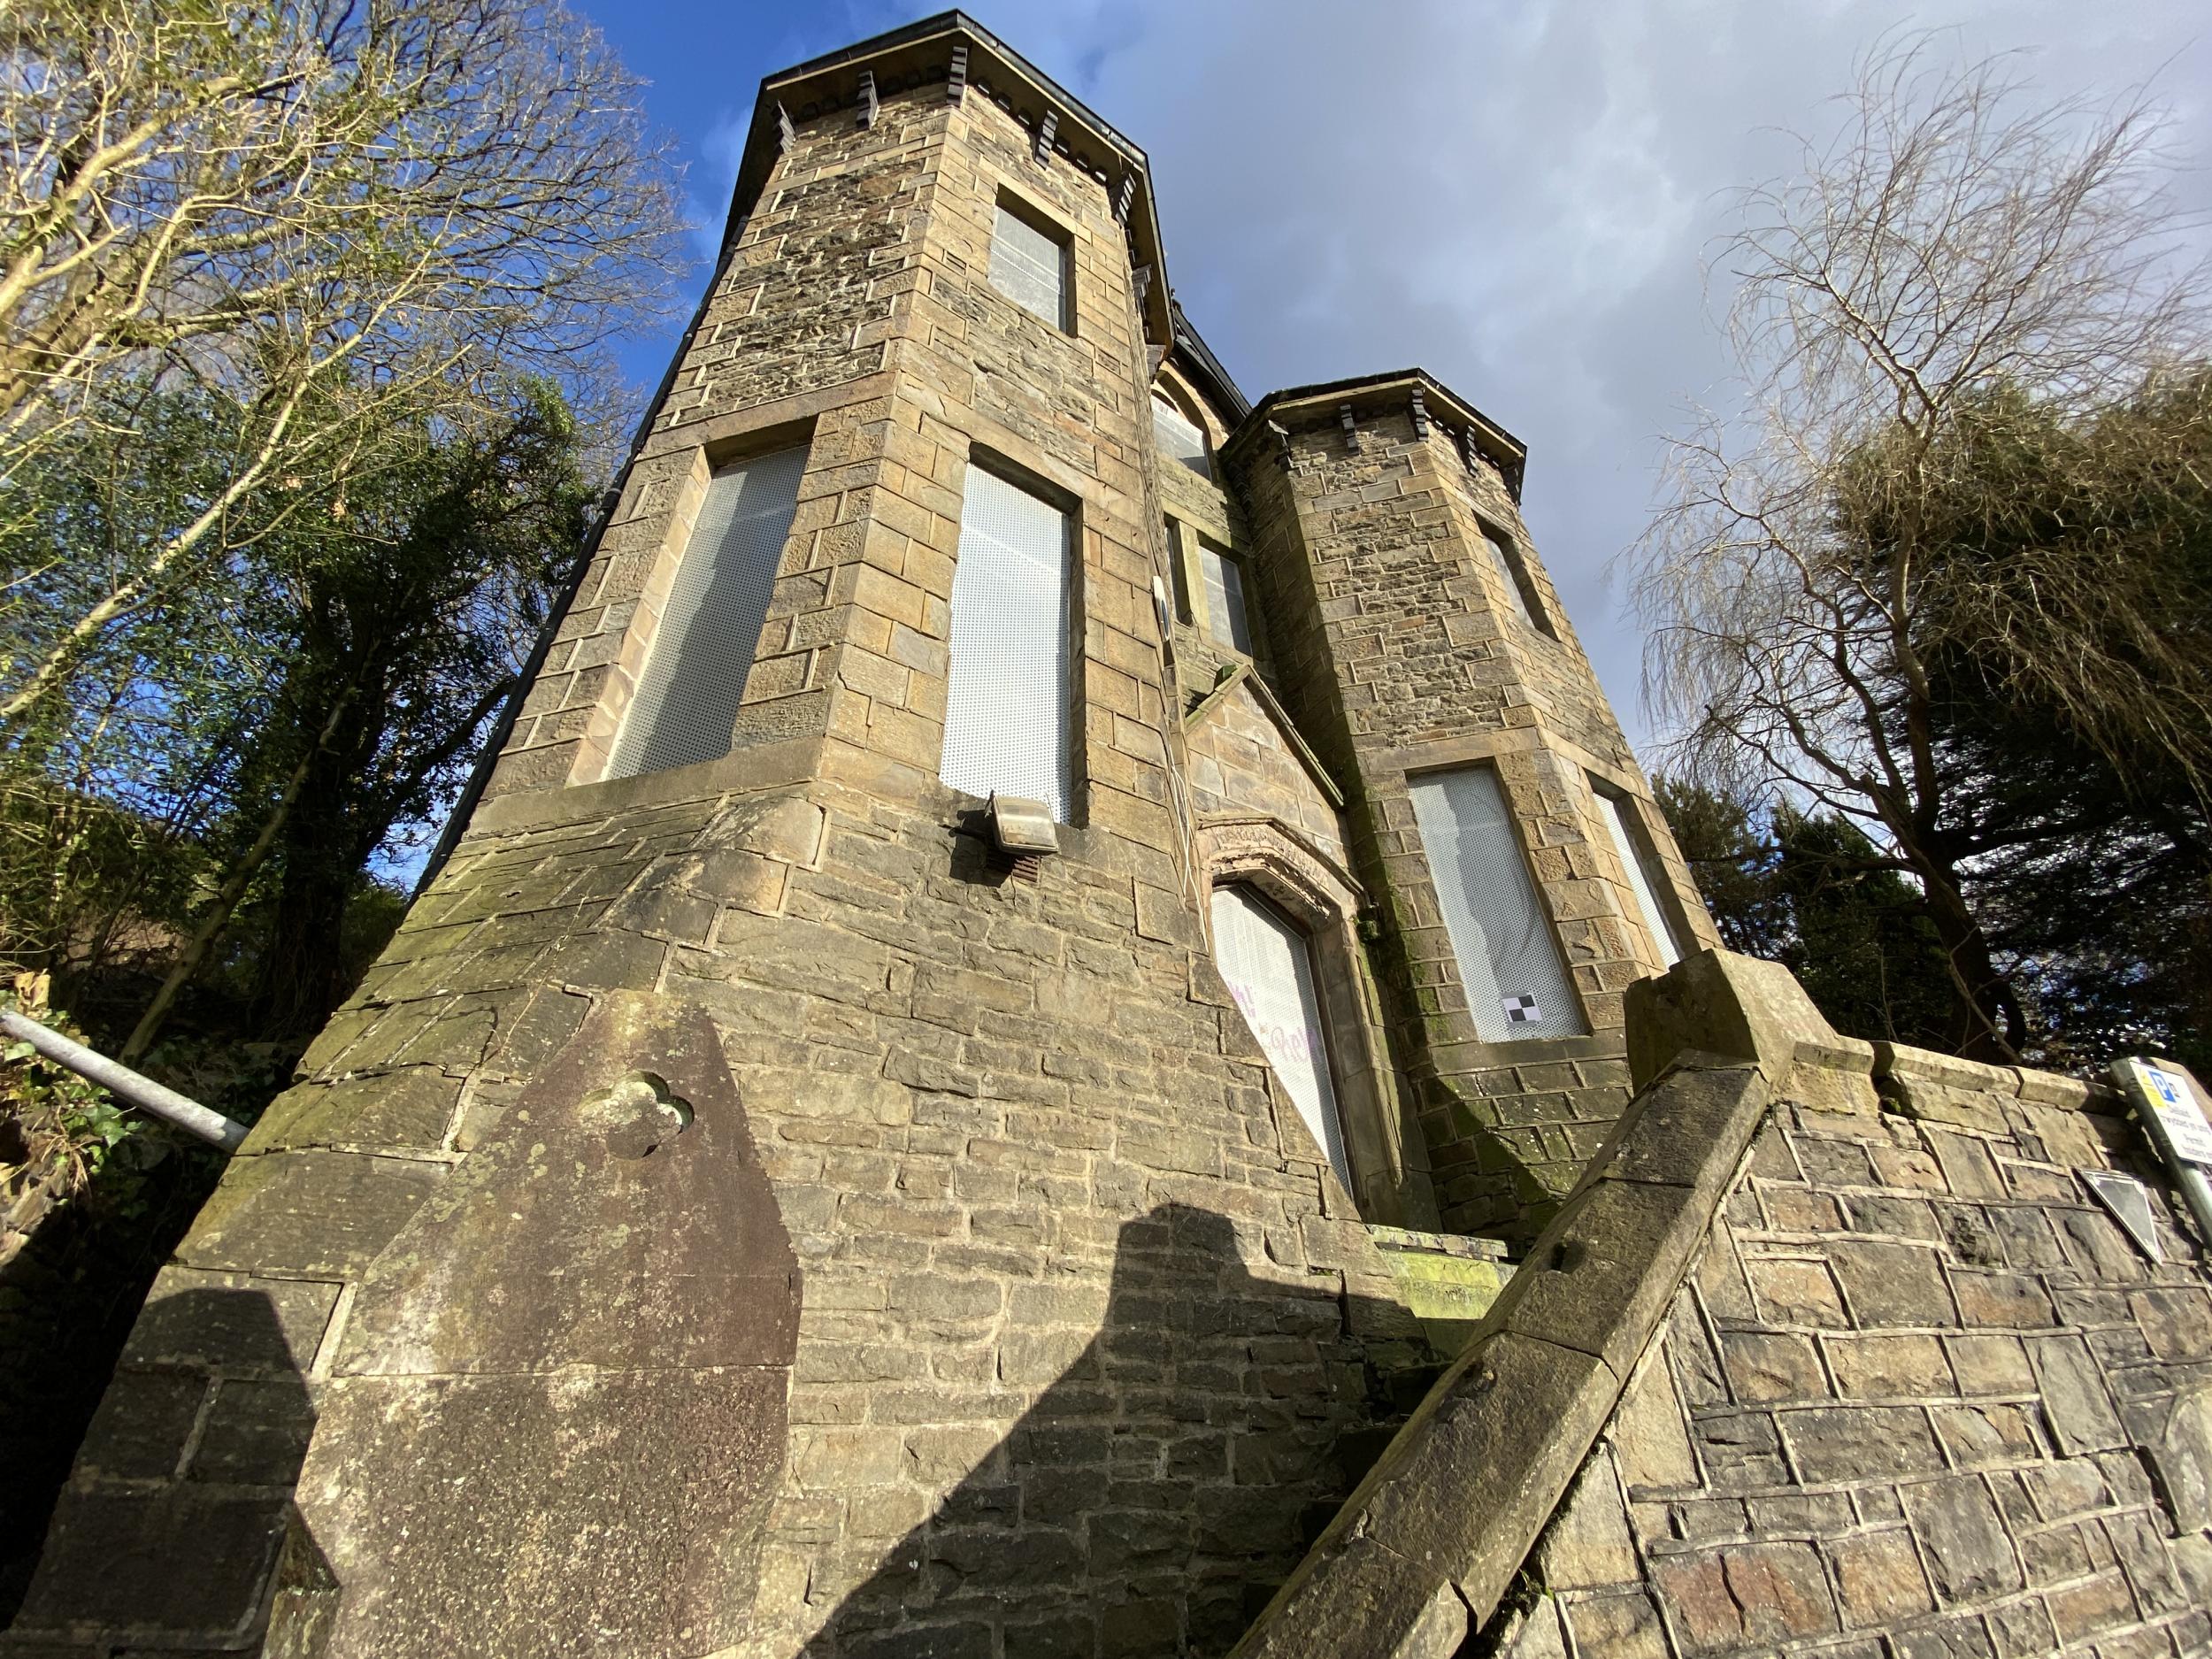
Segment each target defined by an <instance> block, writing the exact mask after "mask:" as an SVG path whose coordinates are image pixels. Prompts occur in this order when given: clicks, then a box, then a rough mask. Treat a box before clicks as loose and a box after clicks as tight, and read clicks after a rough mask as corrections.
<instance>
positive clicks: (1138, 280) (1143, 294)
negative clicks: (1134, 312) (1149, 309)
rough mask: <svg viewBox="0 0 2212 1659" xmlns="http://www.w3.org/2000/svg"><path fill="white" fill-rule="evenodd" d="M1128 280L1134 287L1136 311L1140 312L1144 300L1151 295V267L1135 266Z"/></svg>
mask: <svg viewBox="0 0 2212 1659" xmlns="http://www.w3.org/2000/svg"><path fill="white" fill-rule="evenodd" d="M1129 280H1130V281H1131V282H1133V283H1134V284H1135V285H1136V289H1137V309H1138V310H1139V311H1142V310H1143V309H1144V303H1145V301H1146V299H1147V298H1148V297H1149V296H1150V295H1151V293H1152V267H1151V266H1150V265H1138V266H1136V267H1135V268H1134V269H1133V270H1132V271H1131V272H1130V273H1129Z"/></svg>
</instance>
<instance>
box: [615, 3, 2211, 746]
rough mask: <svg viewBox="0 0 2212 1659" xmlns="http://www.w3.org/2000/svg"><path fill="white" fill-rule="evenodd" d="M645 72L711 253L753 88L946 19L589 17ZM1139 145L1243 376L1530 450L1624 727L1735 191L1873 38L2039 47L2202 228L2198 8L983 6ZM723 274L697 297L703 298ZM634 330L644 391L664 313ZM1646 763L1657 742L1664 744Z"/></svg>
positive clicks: (1533, 494) (788, 9) (879, 15)
mask: <svg viewBox="0 0 2212 1659" xmlns="http://www.w3.org/2000/svg"><path fill="white" fill-rule="evenodd" d="M572 3H576V4H580V10H581V11H582V12H583V13H584V14H585V15H586V16H588V17H589V18H590V19H592V20H593V21H594V22H595V23H596V24H597V25H598V26H599V27H601V29H603V31H604V33H605V34H606V35H607V38H608V40H609V41H610V42H611V44H612V45H613V46H614V47H615V49H616V50H618V52H619V53H620V54H621V56H622V57H623V58H624V60H625V61H626V63H627V64H628V65H630V67H631V68H632V69H633V70H634V72H635V73H638V74H640V75H641V76H643V77H644V78H645V79H646V80H647V81H649V82H650V83H651V84H650V85H649V88H648V89H647V113H648V116H649V119H650V120H651V121H652V123H653V124H654V125H655V126H656V127H659V128H661V129H663V130H664V131H666V132H668V133H671V134H673V135H674V136H675V138H676V139H677V140H678V142H679V143H680V147H681V153H682V155H683V157H684V160H685V162H686V165H687V191H688V194H689V196H690V198H691V200H692V202H693V204H694V213H695V218H696V219H698V220H699V221H700V223H701V232H700V239H701V242H702V245H703V246H708V247H710V246H711V245H712V242H713V241H714V239H715V237H716V236H717V235H718V234H719V230H720V222H721V215H722V213H723V211H724V209H725V208H726V205H727V204H728V199H729V191H730V186H731V181H732V179H733V174H734V171H735V155H736V145H737V143H738V142H739V141H740V140H741V137H742V134H743V132H744V130H745V124H746V121H747V119H748V118H749V114H750V111H751V108H752V102H753V96H754V93H755V90H756V88H757V84H758V82H759V80H760V78H761V76H762V75H764V74H765V73H769V72H771V71H773V70H777V69H781V68H784V67H786V66H787V65H791V64H794V63H797V62H800V61H802V60H803V59H805V58H810V57H812V56H815V55H816V54H818V53H820V52H824V51H827V50H833V49H834V48H836V47H839V46H842V45H845V44H848V43H849V42H852V41H855V40H857V39H860V38H862V37H864V36H865V35H871V34H875V33H878V32H879V31H881V30H883V29H886V28H889V27H894V26H895V25H897V24H899V23H901V22H904V21H907V20H909V19H913V18H917V17H922V16H926V15H928V14H930V13H932V12H936V11H941V10H943V9H944V8H943V7H942V6H938V5H897V4H854V3H850V0H847V3H843V4H762V3H760V0H721V3H720V4H712V5H709V4H701V3H699V0H626V3H625V4H617V3H616V0H572ZM969 10H970V12H971V13H972V15H973V16H975V17H976V18H977V19H978V20H979V21H980V22H981V23H982V24H984V26H985V27H988V28H989V29H991V30H992V31H993V32H994V33H995V34H997V35H999V36H1000V37H1001V38H1002V39H1003V40H1005V41H1006V42H1008V43H1009V44H1010V45H1012V46H1013V47H1014V48H1015V49H1016V50H1018V51H1020V52H1022V53H1023V54H1024V55H1025V56H1026V57H1027V58H1030V59H1031V61H1033V63H1035V64H1037V65H1039V67H1041V69H1043V70H1044V71H1045V72H1046V73H1048V74H1050V75H1052V76H1053V77H1055V78H1056V80H1058V81H1060V82H1061V83H1062V84H1063V85H1064V86H1065V87H1067V88H1068V89H1069V90H1070V91H1071V92H1073V93H1074V94H1075V95H1076V96H1078V97H1079V98H1081V99H1083V100H1084V102H1086V103H1087V104H1089V105H1090V106H1091V107H1092V108H1093V109H1094V110H1095V111H1098V113H1099V114H1100V115H1102V117H1104V118H1105V119H1107V120H1110V121H1111V122H1113V123H1114V124H1115V125H1116V126H1117V127H1119V128H1120V129H1121V130H1122V131H1123V132H1124V133H1125V134H1127V135H1128V136H1129V137H1130V138H1131V139H1133V141H1134V142H1137V143H1138V144H1140V145H1141V146H1143V147H1144V149H1145V150H1147V151H1148V153H1149V154H1150V156H1151V158H1152V164H1153V174H1154V178H1155V181H1156V189H1157V192H1158V196H1159V201H1160V217H1161V221H1162V226H1163V228H1164V232H1165V234H1166V238H1167V250H1168V272H1169V276H1170V280H1171V282H1172V283H1173V285H1174V287H1175V288H1176V290H1177V292H1178V294H1179V296H1180V297H1181V299H1182V301H1183V303H1184V305H1185V306H1186V308H1187V310H1188V311H1190V314H1191V316H1192V319H1194V321H1195V322H1196V323H1197V325H1198V326H1199V327H1200V329H1201V330H1202V331H1203V332H1204V334H1206V337H1207V339H1208V341H1209V342H1210V343H1211V344H1212V346H1213V347H1214V349H1215V350H1216V351H1217V352H1218V353H1219V354H1220V356H1221V357H1222V359H1223V360H1224V362H1225V364H1226V365H1228V367H1229V370H1230V372H1231V373H1233V374H1234V375H1235V376H1236V378H1237V380H1238V381H1239V382H1240V384H1241V385H1242V386H1243V388H1244V389H1245V391H1246V392H1247V393H1248V394H1249V395H1251V396H1258V395H1259V394H1261V393H1263V392H1265V391H1267V390H1269V389H1271V388H1275V387H1279V386H1288V385H1297V384H1302V383H1305V382H1309V381H1315V380H1329V379H1333V378H1336V377H1338V376H1343V375H1351V374H1360V373H1371V372H1375V371H1379V370H1384V369H1394V368H1402V367H1404V366H1406V365H1411V364H1418V365H1421V366H1422V367H1424V368H1426V369H1428V370H1429V371H1430V372H1431V373H1434V374H1436V375H1437V376H1438V377H1439V378H1440V379H1441V380H1444V381H1445V382H1446V384H1448V385H1449V386H1451V387H1453V388H1455V389H1456V390H1457V391H1459V392H1460V393H1461V394H1462V395H1463V396H1465V397H1467V398H1468V399H1469V400H1471V402H1473V403H1475V404H1477V405H1478V406H1479V407H1480V408H1481V409H1482V410H1484V411H1485V412H1486V413H1487V414H1489V415H1490V416H1491V417H1492V418H1493V419H1496V420H1498V421H1499V422H1500V423H1502V425H1504V426H1506V427H1508V428H1509V430H1511V431H1513V432H1514V433H1516V434H1518V435H1519V436H1520V437H1521V438H1522V439H1523V440H1524V441H1525V442H1526V443H1527V444H1528V445H1529V450H1530V456H1529V467H1528V489H1527V499H1526V503H1525V510H1526V514H1527V518H1528V521H1529V525H1530V528H1531V531H1532V534H1533V536H1534V539H1535V541H1536V544H1537V548H1538V550H1539V551H1540V554H1541V555H1542V556H1543V557H1544V559H1545V561H1546V563H1547V565H1548V566H1549V568H1550V569H1551V571H1552V573H1553V576H1554V578H1555V580H1556V581H1557V583H1558V585H1559V587H1560V588H1561V590H1562V593H1563V596H1564V597H1565V600H1566V603H1567V605H1568V609H1569V611H1570V612H1571V615H1572V616H1573V618H1574V620H1575V625H1576V627H1577V628H1578V631H1579V632H1580V634H1581V635H1582V638H1583V641H1584V643H1585V644H1586V646H1587V647H1588V649H1589V650H1590V653H1591V656H1592V657H1593V658H1594V661H1595V662H1596V664H1597V666H1598V671H1599V674H1600V677H1601V679H1602V680H1603V681H1604V682H1605V686H1606V688H1607V690H1608V691H1609V693H1610V694H1611V696H1612V699H1613V702H1614V704H1615V706H1616V708H1617V710H1619V712H1620V714H1621V717H1622V719H1623V721H1624V724H1625V725H1626V726H1628V728H1629V731H1630V733H1631V735H1632V737H1634V738H1636V739H1637V740H1638V741H1639V747H1640V748H1642V747H1644V745H1645V741H1646V740H1647V737H1648V735H1649V733H1648V731H1647V726H1646V723H1645V721H1644V720H1643V718H1642V716H1641V713H1640V707H1639V696H1638V685H1639V674H1640V641H1639V639H1638V636H1637V633H1636V630H1635V629H1634V627H1633V626H1632V624H1631V622H1630V621H1629V619H1628V618H1625V617H1624V615H1623V614H1622V613H1621V611H1622V607H1621V597H1620V595H1619V593H1618V591H1617V584H1616V583H1614V582H1611V581H1609V579H1608V576H1607V566H1608V565H1609V562H1610V561H1611V560H1612V559H1613V558H1614V557H1615V556H1616V555H1617V554H1618V553H1620V552H1621V551H1622V550H1623V549H1624V548H1626V547H1627V546H1628V545H1629V544H1630V543H1631V542H1632V541H1634V540H1635V538H1636V537H1637V535H1638V534H1639V533H1640V531H1641V530H1642V528H1643V526H1644V523H1645V521H1646V519H1647V517H1648V515H1649V511H1650V506H1651V503H1652V500H1653V497H1654V493H1655V489H1656V488H1658V480H1659V465H1660V459H1661V455H1662V446H1661V442H1660V441H1661V437H1662V434H1664V433H1666V432H1669V431H1674V430H1680V429H1682V428H1683V427H1684V426H1686V424H1687V422H1686V415H1685V412H1684V411H1686V408H1687V407H1688V406H1689V405H1690V404H1692V403H1718V404H1724V403H1725V401H1726V397H1727V390H1726V387H1725V384H1724V377H1725V373H1726V364H1725V359H1724V356H1723V354H1722V352H1721V349H1720V344H1719V341H1718V338H1717V333H1716V330H1715V328H1714V326H1713V324H1712V321H1711V319H1710V316H1709V304H1708V300H1707V295H1706V290H1705V281H1704V276H1703V272H1702V269H1701V255H1702V253H1703V252H1704V250H1706V248H1707V246H1708V244H1709V242H1711V240H1712V238H1713V237H1714V236H1715V235H1716V234H1718V233H1720V232H1721V231H1722V230H1723V229H1724V227H1725V225H1726V222H1727V219H1726V212H1727V204H1726V201H1725V199H1724V193H1725V192H1726V191H1727V190H1728V189H1730V188H1732V187H1734V186H1737V185H1740V184H1744V183H1748V182H1752V181H1754V180H1758V179H1761V178H1764V177H1768V176H1770V175H1772V174H1773V173H1776V172H1777V171H1778V170H1779V169H1780V168H1782V167H1784V166H1785V165H1787V163H1788V161H1789V160H1790V158H1791V156H1792V155H1793V145H1792V144H1791V142H1789V141H1788V140H1787V139H1786V136H1785V135H1784V131H1785V129H1791V130H1797V131H1807V132H1814V133H1817V132H1820V131H1822V130H1824V129H1825V128H1826V127H1828V125H1829V124H1830V123H1831V122H1832V119H1833V111H1832V107H1831V106H1830V105H1829V104H1828V102H1827V100H1829V99H1830V98H1831V97H1832V95H1833V94H1835V93H1837V92H1839V91H1840V90H1841V89H1842V88H1844V87H1845V86H1846V85H1847V84H1848V82H1849V80H1850V73H1851V64H1852V60H1853V58H1854V57H1855V54H1857V53H1858V52H1860V51H1861V50H1864V48H1865V47H1866V46H1867V45H1868V44H1869V43H1870V42H1872V41H1874V40H1875V39H1876V38H1877V37H1878V35H1880V34H1881V33H1882V32H1883V31H1884V30H1885V29H1890V28H1895V27H1909V28H1936V29H1942V30H1946V31H1949V32H1950V34H1949V36H1948V40H1949V42H1950V43H1951V45H1952V46H1953V48H1954V49H1955V50H1956V51H1957V52H1959V53H1961V54H1962V55H1963V54H1972V55H1980V54H1982V53H1985V52H1992V51H2019V52H2021V53H2022V54H2023V59H2022V63H2023V67H2024V70H2025V72H2026V73H2027V74H2028V75H2029V76H2030V77H2031V78H2032V80H2033V81H2035V83H2036V84H2037V86H2038V88H2039V89H2042V90H2044V91H2047V92H2048V93H2049V94H2050V96H2052V97H2053V98H2061V97H2069V96H2090V97H2093V98H2098V99H2102V98H2106V97H2111V96H2117V95H2119V94H2121V93H2123V92H2124V90H2126V89H2127V88H2130V87H2132V86H2136V85H2139V84H2143V83H2145V82H2148V83H2150V84H2151V86H2152V88H2153V89H2154V93H2155V94H2157V95H2158V96H2160V97H2161V99H2162V101H2163V102H2164V103H2165V104H2168V105H2169V106H2170V109H2171V111H2172V113H2173V118H2174V125H2173V127H2172V130H2171V133H2170V147H2171V150H2172V151H2173V154H2174V157H2175V158H2176V160H2177V163H2179V164H2180V165H2181V167H2182V169H2183V171H2181V173H2179V174H2178V176H2177V196H2179V197H2180V199H2181V200H2182V201H2183V202H2184V204H2185V205H2187V206H2188V207H2190V208H2192V209H2193V210H2194V211H2196V212H2197V213H2198V214H2199V215H2200V219H2212V13H2208V12H2207V11H2206V9H2205V8H2204V6H2203V5H2202V4H2201V0H2191V3H2187V4H2185V3H2183V0H2121V3H2120V4H2093V5H2084V4H2079V0H2009V3H2008V4H1974V3H1972V0H1922V3H1920V4H1911V3H1909V0H1852V3H1848V4H1846V3H1843V0H1755V3H1753V4H1717V3H1711V0H1650V3H1649V4H1614V3H1613V0H1522V3H1520V4H1495V3H1494V0H1363V4H1356V5H1355V4H1346V0H1110V3H1109V0H1056V3H1055V0H1010V4H995V3H989V4H979V5H976V6H972V7H970V8H969ZM703 280H704V267H703V266H702V268H701V269H700V271H699V272H698V273H695V275H694V277H693V279H692V282H691V291H690V293H688V294H687V296H686V297H687V301H688V300H689V299H692V298H695V296H696V290H697V286H698V284H699V283H700V282H703ZM677 326H680V325H672V326H670V328H669V329H668V331H667V332H666V334H664V335H663V336H661V337H658V338H656V339H653V340H649V341H643V342H638V343H637V344H635V345H634V346H633V347H632V348H631V349H630V350H629V352H628V355H627V358H626V361H627V363H628V365H629V367H630V369H631V371H632V373H633V377H634V379H635V380H638V381H640V382H641V384H644V385H647V386H649V385H650V384H651V383H652V382H653V381H654V380H657V378H658V376H659V373H660V371H661V369H662V368H663V366H664V364H665V361H666V357H667V353H668V351H669V349H671V348H672V344H673V340H674V335H675V332H676V328H677ZM1647 757H1648V750H1647Z"/></svg>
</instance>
